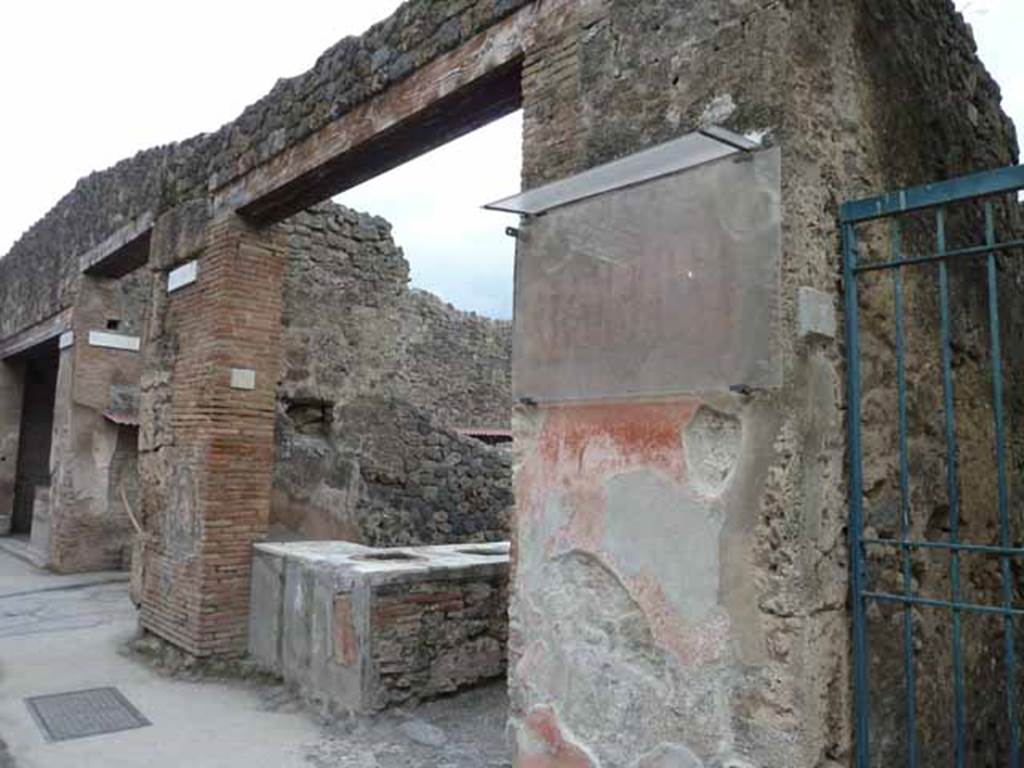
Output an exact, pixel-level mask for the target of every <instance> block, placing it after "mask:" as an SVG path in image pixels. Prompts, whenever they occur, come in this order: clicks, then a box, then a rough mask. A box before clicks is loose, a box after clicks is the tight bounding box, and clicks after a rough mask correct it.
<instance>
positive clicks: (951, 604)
mask: <svg viewBox="0 0 1024 768" xmlns="http://www.w3.org/2000/svg"><path fill="white" fill-rule="evenodd" d="M862 594H863V597H865V598H867V599H868V600H875V601H877V602H881V603H909V604H910V605H927V606H930V607H932V608H949V609H952V610H954V611H956V612H957V613H959V612H960V611H969V612H972V613H994V614H998V615H999V616H1024V608H1004V607H1003V606H1001V605H983V604H982V603H965V602H962V601H953V600H939V599H938V598H934V597H921V596H920V595H900V594H897V593H895V592H874V591H868V592H864V593H862Z"/></svg>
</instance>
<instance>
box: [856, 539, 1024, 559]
mask: <svg viewBox="0 0 1024 768" xmlns="http://www.w3.org/2000/svg"><path fill="white" fill-rule="evenodd" d="M861 543H863V544H864V545H865V546H880V547H906V548H907V549H942V550H946V551H952V550H956V551H959V552H978V553H981V554H986V555H1006V556H1009V557H1021V556H1024V547H1011V546H1005V547H1002V546H995V545H993V544H969V543H967V542H963V541H960V542H957V543H955V544H954V543H952V542H949V541H922V540H920V539H907V540H906V541H903V540H901V539H861Z"/></svg>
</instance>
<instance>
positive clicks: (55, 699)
mask: <svg viewBox="0 0 1024 768" xmlns="http://www.w3.org/2000/svg"><path fill="white" fill-rule="evenodd" d="M25 704H26V705H27V706H28V710H29V712H31V713H32V717H33V718H35V721H36V724H37V725H38V726H39V730H41V731H42V732H43V735H44V736H45V737H46V739H47V741H66V740H68V739H81V738H83V737H85V736H98V735H99V734H101V733H116V732H117V731H126V730H129V729H131V728H142V727H144V726H147V725H150V724H151V723H150V722H149V720H147V719H146V718H145V717H143V716H142V713H140V712H139V710H137V709H136V708H135V707H133V706H132V705H131V702H129V701H128V699H126V698H125V697H124V695H122V693H121V692H120V691H119V690H117V688H92V689H90V690H88V691H72V692H70V693H54V694H50V695H48V696H32V697H31V698H28V699H25Z"/></svg>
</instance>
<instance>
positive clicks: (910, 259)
mask: <svg viewBox="0 0 1024 768" xmlns="http://www.w3.org/2000/svg"><path fill="white" fill-rule="evenodd" d="M1014 248H1024V240H1008V241H1006V242H1005V243H992V244H991V245H990V244H986V245H972V246H970V247H968V248H957V249H954V250H950V251H946V252H945V253H933V254H931V255H928V256H907V257H905V258H902V259H895V260H893V261H879V262H872V263H869V264H858V265H857V266H856V267H854V268H853V271H854V272H856V273H857V274H860V273H861V272H875V271H877V270H880V269H895V268H898V267H912V266H914V265H915V264H933V263H935V262H937V261H952V260H954V259H957V258H963V257H965V256H985V255H986V254H988V255H991V254H993V253H996V252H997V251H1009V250H1013V249H1014Z"/></svg>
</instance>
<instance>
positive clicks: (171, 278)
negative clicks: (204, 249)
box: [167, 259, 199, 293]
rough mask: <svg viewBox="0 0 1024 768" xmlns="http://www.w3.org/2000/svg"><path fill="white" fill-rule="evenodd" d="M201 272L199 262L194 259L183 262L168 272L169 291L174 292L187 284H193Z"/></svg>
mask: <svg viewBox="0 0 1024 768" xmlns="http://www.w3.org/2000/svg"><path fill="white" fill-rule="evenodd" d="M198 273H199V262H198V261H196V260H194V259H193V260H192V261H189V262H186V263H184V264H182V265H181V266H180V267H177V268H176V269H172V270H171V271H170V272H169V273H168V274H167V292H168V293H174V291H177V290H178V289H179V288H184V287H185V286H186V285H192V283H194V282H195V281H196V277H197V276H198Z"/></svg>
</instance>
